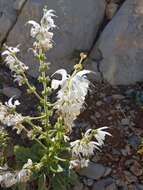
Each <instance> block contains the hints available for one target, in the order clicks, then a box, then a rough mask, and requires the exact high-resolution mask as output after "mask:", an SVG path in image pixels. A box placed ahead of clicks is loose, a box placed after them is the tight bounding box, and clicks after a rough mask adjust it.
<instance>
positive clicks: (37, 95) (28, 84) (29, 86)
mask: <svg viewBox="0 0 143 190" xmlns="http://www.w3.org/2000/svg"><path fill="white" fill-rule="evenodd" d="M22 75H23V77H24V80H25V83H26V85H27V86H28V88H29V89H30V90H31V89H32V86H31V84H30V83H29V81H28V79H27V77H26V75H25V73H24V72H23V73H22ZM33 94H35V96H36V97H37V98H38V99H39V100H41V97H40V95H39V94H38V93H37V92H36V90H34V91H33Z"/></svg>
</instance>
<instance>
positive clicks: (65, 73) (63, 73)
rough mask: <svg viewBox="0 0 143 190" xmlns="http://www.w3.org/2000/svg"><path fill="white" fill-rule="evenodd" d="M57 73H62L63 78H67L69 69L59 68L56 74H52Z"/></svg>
mask: <svg viewBox="0 0 143 190" xmlns="http://www.w3.org/2000/svg"><path fill="white" fill-rule="evenodd" d="M55 74H60V75H62V79H63V78H64V79H67V75H68V74H67V71H66V70H65V69H59V70H57V71H56V72H55V73H54V74H52V76H54V75H55Z"/></svg>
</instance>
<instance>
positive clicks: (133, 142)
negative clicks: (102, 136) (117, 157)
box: [128, 134, 141, 149]
mask: <svg viewBox="0 0 143 190" xmlns="http://www.w3.org/2000/svg"><path fill="white" fill-rule="evenodd" d="M128 143H129V144H130V145H131V146H132V147H133V148H134V149H137V148H138V146H139V145H140V143H141V140H140V139H139V137H138V136H137V135H134V134H133V135H132V136H130V137H129V139H128Z"/></svg>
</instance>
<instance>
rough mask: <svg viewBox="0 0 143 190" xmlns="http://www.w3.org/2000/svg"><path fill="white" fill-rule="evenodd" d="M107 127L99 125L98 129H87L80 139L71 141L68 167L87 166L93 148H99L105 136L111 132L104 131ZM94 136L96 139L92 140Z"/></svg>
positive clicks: (92, 153)
mask: <svg viewBox="0 0 143 190" xmlns="http://www.w3.org/2000/svg"><path fill="white" fill-rule="evenodd" d="M107 128H108V127H101V128H99V129H88V130H87V131H86V132H85V134H84V136H83V138H82V139H81V140H76V141H74V142H71V143H70V144H71V149H72V157H73V158H74V160H72V161H71V165H70V168H74V167H77V165H78V166H79V165H80V168H82V167H87V165H88V162H89V158H90V157H91V156H92V155H94V151H95V149H97V150H100V147H102V146H103V145H104V140H105V136H106V135H109V136H111V134H110V133H109V132H106V131H104V129H107ZM93 138H95V139H96V140H97V141H93V140H92V139H93Z"/></svg>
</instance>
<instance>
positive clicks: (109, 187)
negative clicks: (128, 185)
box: [106, 183, 118, 190]
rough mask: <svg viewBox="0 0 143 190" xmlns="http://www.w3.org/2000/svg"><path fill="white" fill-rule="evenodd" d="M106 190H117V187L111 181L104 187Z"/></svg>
mask: <svg viewBox="0 0 143 190" xmlns="http://www.w3.org/2000/svg"><path fill="white" fill-rule="evenodd" d="M106 190H118V188H117V186H116V184H115V183H112V184H110V185H109V186H107V187H106Z"/></svg>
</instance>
